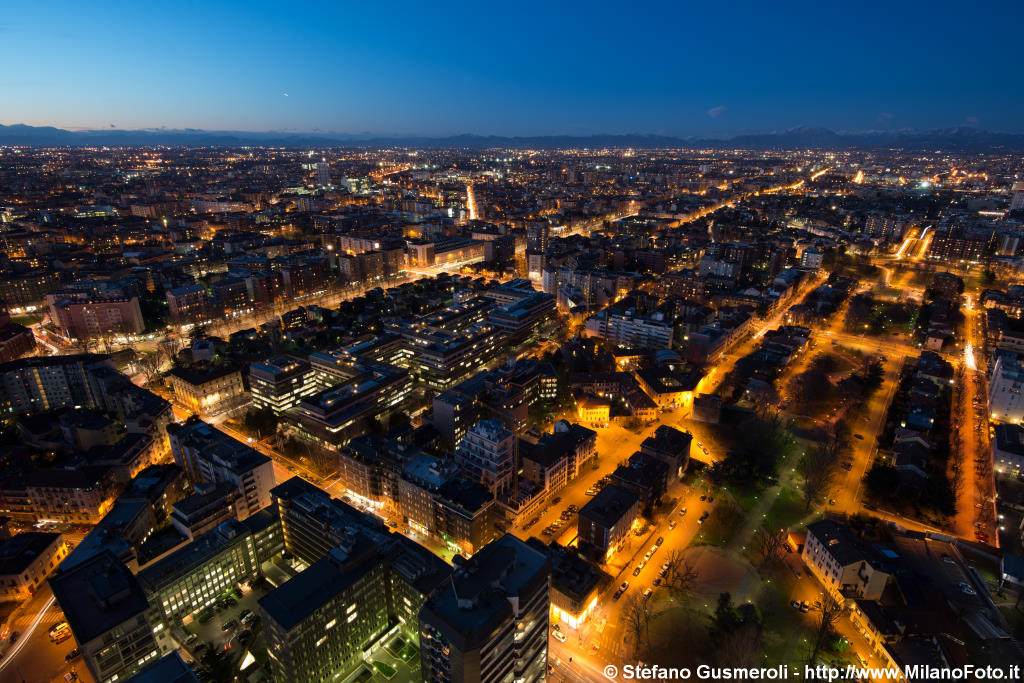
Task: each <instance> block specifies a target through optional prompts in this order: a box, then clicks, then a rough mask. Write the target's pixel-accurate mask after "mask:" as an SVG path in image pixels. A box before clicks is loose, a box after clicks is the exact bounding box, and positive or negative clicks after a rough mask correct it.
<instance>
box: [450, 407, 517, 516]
mask: <svg viewBox="0 0 1024 683" xmlns="http://www.w3.org/2000/svg"><path fill="white" fill-rule="evenodd" d="M514 449H515V437H514V435H513V434H512V432H510V431H509V430H507V429H505V427H504V426H503V425H502V424H501V420H498V419H495V418H491V419H489V420H481V421H480V422H477V423H476V424H475V425H473V426H472V427H471V428H470V429H469V431H467V432H466V435H465V436H464V437H462V441H461V442H459V446H458V448H457V449H456V451H455V462H456V463H457V464H458V466H459V468H460V469H461V470H462V471H463V472H464V473H465V475H466V478H467V479H470V480H472V481H476V482H479V483H481V484H483V485H484V486H486V487H487V488H488V489H489V490H490V491H491V493H492V494H493V495H494V496H495V497H498V496H499V495H500V494H502V493H506V492H508V491H510V490H511V488H512V474H513V473H512V469H513V468H512V465H513V462H512V460H513V457H514V455H515V453H514Z"/></svg>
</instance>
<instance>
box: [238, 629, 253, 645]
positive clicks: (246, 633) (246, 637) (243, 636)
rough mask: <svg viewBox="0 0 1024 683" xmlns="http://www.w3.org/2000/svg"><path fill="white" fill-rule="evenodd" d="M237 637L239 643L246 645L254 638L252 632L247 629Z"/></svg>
mask: <svg viewBox="0 0 1024 683" xmlns="http://www.w3.org/2000/svg"><path fill="white" fill-rule="evenodd" d="M235 637H236V638H238V642H240V643H242V644H243V645H244V644H245V643H248V642H249V640H250V639H251V638H252V631H250V630H249V629H245V630H244V631H241V632H240V633H239V634H238V635H237V636H235Z"/></svg>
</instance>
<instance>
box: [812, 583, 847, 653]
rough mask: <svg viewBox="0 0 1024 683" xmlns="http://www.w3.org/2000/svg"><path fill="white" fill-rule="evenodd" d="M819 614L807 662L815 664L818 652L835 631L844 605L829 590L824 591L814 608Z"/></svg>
mask: <svg viewBox="0 0 1024 683" xmlns="http://www.w3.org/2000/svg"><path fill="white" fill-rule="evenodd" d="M812 609H813V610H814V611H815V612H816V613H817V615H818V625H817V628H816V629H815V633H814V639H813V640H812V641H811V650H810V653H809V654H808V656H807V663H808V664H809V665H810V666H814V662H815V660H817V659H818V654H819V653H820V652H821V651H822V650H823V649H824V648H825V645H826V644H827V643H828V639H829V637H830V636H832V634H833V633H834V632H835V625H836V622H837V621H839V617H840V615H842V613H843V606H842V605H841V604H840V603H839V601H838V600H836V598H835V596H833V595H832V594H831V593H829V592H828V591H826V592H824V593H822V595H821V599H820V600H817V601H815V603H814V607H813V608H812Z"/></svg>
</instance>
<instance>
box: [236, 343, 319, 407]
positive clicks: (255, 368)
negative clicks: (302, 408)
mask: <svg viewBox="0 0 1024 683" xmlns="http://www.w3.org/2000/svg"><path fill="white" fill-rule="evenodd" d="M318 389H319V387H318V386H317V384H316V382H315V381H314V379H313V368H312V367H311V366H310V364H309V363H308V362H306V361H304V360H299V359H296V358H289V357H287V356H274V357H273V358H268V359H267V360H265V361H263V362H262V363H253V364H252V365H250V366H249V391H250V392H251V393H252V402H253V405H254V406H255V407H256V408H267V409H269V410H271V411H273V413H274V414H275V415H280V414H281V413H283V412H285V411H287V410H288V409H290V408H293V407H295V406H297V405H298V404H299V401H301V400H302V398H303V397H305V396H309V395H310V394H313V393H315V392H316V391H317V390H318Z"/></svg>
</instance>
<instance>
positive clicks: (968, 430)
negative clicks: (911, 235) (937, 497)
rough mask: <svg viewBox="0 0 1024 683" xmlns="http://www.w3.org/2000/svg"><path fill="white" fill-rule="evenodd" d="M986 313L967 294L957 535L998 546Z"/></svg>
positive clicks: (958, 412)
mask: <svg viewBox="0 0 1024 683" xmlns="http://www.w3.org/2000/svg"><path fill="white" fill-rule="evenodd" d="M984 326H985V315H984V309H983V308H981V307H979V306H975V305H974V299H973V298H972V297H971V296H970V295H968V296H967V297H966V305H965V307H964V356H963V359H962V362H961V363H960V372H959V373H958V375H957V378H958V380H959V381H958V383H957V384H956V386H955V389H956V390H955V392H954V397H953V401H954V403H953V430H954V434H953V443H951V444H950V445H951V448H950V452H951V453H952V455H953V458H954V459H955V460H956V464H958V465H959V467H960V473H961V477H962V485H961V487H960V489H959V491H958V500H957V515H956V520H955V525H956V533H957V535H958V536H961V537H963V538H968V539H973V538H975V537H976V534H978V532H980V534H981V535H977V538H978V540H982V539H987V542H989V543H993V544H995V545H997V546H998V543H999V534H998V533H997V524H996V520H997V516H996V510H995V479H994V472H993V462H992V449H991V447H990V444H989V421H988V396H987V394H986V391H985V389H986V386H987V384H986V382H985V373H984V372H983V370H982V368H983V367H984V362H983V357H982V351H981V349H983V348H984V343H983V341H982V340H983V339H984V334H985V328H984Z"/></svg>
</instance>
